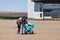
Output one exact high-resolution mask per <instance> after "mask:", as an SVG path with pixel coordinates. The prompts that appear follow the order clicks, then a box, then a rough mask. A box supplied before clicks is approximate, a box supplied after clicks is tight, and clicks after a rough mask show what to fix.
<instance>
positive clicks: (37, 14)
mask: <svg viewBox="0 0 60 40" xmlns="http://www.w3.org/2000/svg"><path fill="white" fill-rule="evenodd" d="M40 13H42V16H43V12H34V2H32V1H31V0H28V18H34V19H43V17H40Z"/></svg>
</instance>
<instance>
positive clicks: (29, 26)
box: [25, 22, 34, 34]
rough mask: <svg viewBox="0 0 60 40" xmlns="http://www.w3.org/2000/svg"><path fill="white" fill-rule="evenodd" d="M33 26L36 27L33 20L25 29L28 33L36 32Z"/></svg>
mask: <svg viewBox="0 0 60 40" xmlns="http://www.w3.org/2000/svg"><path fill="white" fill-rule="evenodd" d="M33 28H34V23H32V22H30V23H28V26H27V27H26V29H25V34H28V33H29V34H33V33H34V31H33Z"/></svg>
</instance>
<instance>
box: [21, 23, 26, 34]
mask: <svg viewBox="0 0 60 40" xmlns="http://www.w3.org/2000/svg"><path fill="white" fill-rule="evenodd" d="M25 30H26V25H25V24H24V23H23V24H22V34H23V33H25Z"/></svg>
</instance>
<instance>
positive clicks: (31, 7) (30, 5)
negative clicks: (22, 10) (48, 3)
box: [28, 0, 34, 18]
mask: <svg viewBox="0 0 60 40" xmlns="http://www.w3.org/2000/svg"><path fill="white" fill-rule="evenodd" d="M33 13H34V2H32V1H31V0H28V18H33V17H34V16H33V15H34V14H33Z"/></svg>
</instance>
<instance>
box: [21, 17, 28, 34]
mask: <svg viewBox="0 0 60 40" xmlns="http://www.w3.org/2000/svg"><path fill="white" fill-rule="evenodd" d="M27 23H28V22H27V19H26V17H25V16H24V17H23V18H22V34H23V33H25V30H26V24H27Z"/></svg>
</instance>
